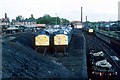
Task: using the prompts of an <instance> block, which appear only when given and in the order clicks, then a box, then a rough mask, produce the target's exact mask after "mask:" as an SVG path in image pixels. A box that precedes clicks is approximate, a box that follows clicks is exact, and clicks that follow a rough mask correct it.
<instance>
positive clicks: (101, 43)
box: [96, 39, 120, 69]
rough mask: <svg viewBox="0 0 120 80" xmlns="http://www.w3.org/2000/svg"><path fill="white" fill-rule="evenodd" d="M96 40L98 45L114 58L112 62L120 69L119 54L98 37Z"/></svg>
mask: <svg viewBox="0 0 120 80" xmlns="http://www.w3.org/2000/svg"><path fill="white" fill-rule="evenodd" d="M96 41H97V42H98V45H99V46H100V47H101V48H102V49H103V50H104V51H105V52H106V54H107V55H108V57H109V58H110V59H111V60H112V62H113V63H114V64H115V65H116V66H117V67H118V69H120V63H119V61H120V60H119V58H118V57H119V56H118V55H117V54H116V53H115V52H114V51H113V50H112V48H110V47H109V46H108V45H106V44H105V43H104V42H102V41H99V40H98V39H96ZM115 58H116V59H115Z"/></svg>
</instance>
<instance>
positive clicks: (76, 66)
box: [1, 28, 120, 80]
mask: <svg viewBox="0 0 120 80" xmlns="http://www.w3.org/2000/svg"><path fill="white" fill-rule="evenodd" d="M36 33H37V32H34V31H25V32H19V33H14V34H3V35H2V38H1V39H2V40H1V43H2V79H7V78H9V79H13V78H14V79H20V78H29V79H40V78H41V79H42V78H43V79H44V78H61V79H62V78H63V79H65V78H71V79H72V78H76V79H80V80H88V79H92V80H106V79H107V80H120V60H119V59H120V54H119V52H116V51H115V50H114V49H113V48H112V46H110V45H109V44H108V43H106V42H105V41H103V40H102V39H100V38H98V37H97V36H96V35H95V34H91V33H87V32H86V31H84V30H82V29H77V28H74V29H73V30H72V35H69V34H68V36H70V40H68V41H69V45H67V46H64V48H65V50H63V51H62V52H61V51H60V52H59V51H58V52H56V50H55V49H56V47H55V48H54V47H52V48H54V49H52V50H50V49H51V48H50V49H45V51H44V52H43V51H40V50H39V51H38V50H36V46H35V40H34V39H35V37H36ZM56 34H57V35H59V33H56ZM56 34H54V35H56ZM62 36H63V37H64V35H62ZM58 38H59V37H58ZM64 38H65V41H66V37H64ZM45 39H46V37H45ZM50 39H51V40H50V41H53V40H52V38H50ZM55 40H56V42H57V41H58V40H57V39H55ZM60 40H62V39H60ZM36 41H37V40H36ZM46 41H47V40H46ZM65 41H64V42H65ZM50 43H51V42H50ZM39 44H41V43H39ZM46 44H48V43H46ZM56 44H57V46H58V44H61V43H60V41H58V43H56ZM37 47H38V43H37ZM40 48H41V47H40ZM44 48H46V47H45V46H44ZM64 48H63V49H64ZM37 49H38V48H37ZM101 51H102V54H104V56H102V58H104V59H101V58H100V59H101V60H100V61H103V60H105V61H106V62H104V63H103V64H101V65H103V66H102V68H105V69H104V70H102V71H97V67H99V68H100V67H101V66H98V65H97V64H96V63H97V62H98V63H100V61H96V59H95V56H93V55H94V53H96V54H98V53H99V52H101ZM43 53H45V54H43ZM64 53H67V54H65V55H64ZM91 54H92V55H91ZM99 56H100V55H99ZM97 57H98V56H97ZM105 65H106V66H105ZM102 68H100V69H102Z"/></svg>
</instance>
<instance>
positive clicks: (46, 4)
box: [0, 0, 120, 21]
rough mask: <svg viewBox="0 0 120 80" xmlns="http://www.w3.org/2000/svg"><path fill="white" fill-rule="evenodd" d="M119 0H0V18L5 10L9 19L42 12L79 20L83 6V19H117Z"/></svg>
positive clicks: (37, 15) (39, 14)
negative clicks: (86, 17)
mask: <svg viewBox="0 0 120 80" xmlns="http://www.w3.org/2000/svg"><path fill="white" fill-rule="evenodd" d="M119 1H120V0H1V1H0V18H3V17H4V14H5V12H6V13H7V15H8V17H9V18H10V19H15V18H16V16H18V15H22V16H23V17H25V18H28V17H30V15H31V14H33V15H34V17H35V18H38V17H42V16H43V15H44V14H49V15H51V16H55V14H57V16H59V17H63V18H66V19H68V20H70V21H73V20H80V17H81V16H80V11H81V10H80V9H81V6H82V7H83V13H84V14H83V21H85V16H88V20H89V21H110V20H118V2H119Z"/></svg>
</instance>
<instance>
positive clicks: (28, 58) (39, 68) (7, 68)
mask: <svg viewBox="0 0 120 80" xmlns="http://www.w3.org/2000/svg"><path fill="white" fill-rule="evenodd" d="M22 35H23V34H22ZM23 36H24V38H26V39H22V37H18V41H16V42H10V41H5V42H3V43H2V66H3V68H2V78H70V77H71V76H72V73H71V72H70V71H69V70H68V69H66V68H65V67H64V66H63V65H62V64H59V63H57V62H55V60H54V58H50V57H48V56H47V55H46V56H43V55H41V54H39V53H37V52H36V51H34V50H33V49H31V48H30V47H28V46H30V42H31V41H30V38H28V37H27V36H29V34H27V35H26V36H25V34H24V35H23ZM29 37H31V36H29ZM19 38H21V39H19ZM23 40H24V41H23ZM25 40H28V41H25ZM21 41H22V42H23V43H22V44H21V43H20V42H21ZM24 42H25V43H24ZM23 44H24V45H23Z"/></svg>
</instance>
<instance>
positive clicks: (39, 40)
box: [35, 35, 49, 46]
mask: <svg viewBox="0 0 120 80" xmlns="http://www.w3.org/2000/svg"><path fill="white" fill-rule="evenodd" d="M35 45H36V46H49V36H46V35H38V36H36V37H35Z"/></svg>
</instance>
